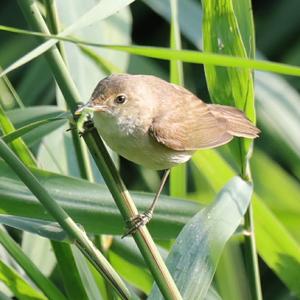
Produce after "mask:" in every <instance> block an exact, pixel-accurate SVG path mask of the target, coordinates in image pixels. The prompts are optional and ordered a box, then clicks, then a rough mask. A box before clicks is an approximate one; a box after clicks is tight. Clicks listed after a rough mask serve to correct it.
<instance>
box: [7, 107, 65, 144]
mask: <svg viewBox="0 0 300 300" xmlns="http://www.w3.org/2000/svg"><path fill="white" fill-rule="evenodd" d="M67 116H69V114H67V113H66V114H65V115H64V116H60V117H57V118H51V119H46V120H41V121H36V122H33V123H31V124H28V125H26V126H23V127H21V128H19V129H17V130H14V131H12V132H10V133H9V134H6V135H3V136H2V139H3V140H4V141H5V142H6V143H10V142H12V141H14V140H15V139H17V138H19V137H21V136H23V135H24V134H26V133H29V132H31V130H33V129H35V128H38V127H40V126H42V125H45V124H49V123H52V122H57V124H55V126H60V125H62V124H63V123H64V122H61V121H65V120H67ZM35 137H37V135H36V136H35ZM38 137H39V138H41V136H38Z"/></svg>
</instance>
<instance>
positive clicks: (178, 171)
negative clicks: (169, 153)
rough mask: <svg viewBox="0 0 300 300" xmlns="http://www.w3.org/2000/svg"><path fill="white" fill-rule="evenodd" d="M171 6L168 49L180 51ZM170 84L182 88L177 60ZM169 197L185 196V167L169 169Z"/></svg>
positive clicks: (175, 10) (175, 12) (174, 6)
mask: <svg viewBox="0 0 300 300" xmlns="http://www.w3.org/2000/svg"><path fill="white" fill-rule="evenodd" d="M170 5H171V12H172V17H171V30H170V31H171V32H170V48H171V49H177V50H179V49H181V39H180V29H179V22H178V7H177V6H178V1H177V0H170ZM170 82H171V83H175V84H178V85H182V86H183V84H184V83H183V66H182V62H181V61H179V60H171V61H170ZM170 195H172V196H175V197H185V195H186V165H184V164H181V165H178V166H176V167H174V168H172V169H171V173H170Z"/></svg>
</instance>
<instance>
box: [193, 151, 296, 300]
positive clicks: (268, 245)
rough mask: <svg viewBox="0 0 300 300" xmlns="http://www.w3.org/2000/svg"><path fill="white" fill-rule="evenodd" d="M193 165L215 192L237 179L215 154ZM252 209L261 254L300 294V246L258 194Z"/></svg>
mask: <svg viewBox="0 0 300 300" xmlns="http://www.w3.org/2000/svg"><path fill="white" fill-rule="evenodd" d="M192 161H193V163H194V165H195V167H196V168H197V170H198V172H201V173H202V174H204V176H205V177H206V178H207V180H208V183H209V184H210V185H211V186H212V188H213V189H214V190H215V191H216V192H217V191H218V190H219V189H220V188H221V187H222V186H223V185H224V183H226V182H227V181H228V180H229V179H230V178H231V177H232V176H234V175H235V172H234V170H233V168H232V167H231V166H230V165H229V164H228V163H227V162H226V161H225V160H224V159H223V158H222V157H221V156H220V155H219V154H218V153H217V152H216V151H213V150H205V151H201V153H200V152H198V153H196V154H195V155H194V156H193V159H192ZM252 205H253V210H254V221H255V224H256V226H255V234H256V240H257V250H258V253H259V254H260V256H261V257H262V258H263V259H264V261H265V262H266V264H267V265H268V266H269V267H270V268H271V269H273V270H274V272H275V273H276V274H277V276H278V277H279V278H280V279H281V280H282V281H283V282H284V283H285V284H286V285H287V286H288V287H289V288H290V289H291V291H292V292H293V293H295V294H299V293H300V287H299V284H297V283H296V282H295V279H296V278H299V276H300V268H299V263H300V247H299V244H297V242H296V241H295V240H294V239H293V237H292V236H291V235H290V233H289V232H288V231H287V230H286V228H285V227H284V226H283V225H282V224H281V222H280V221H279V220H278V219H277V218H276V216H275V215H274V214H272V212H271V211H270V210H269V209H268V207H267V206H266V205H264V203H263V201H262V199H261V198H260V197H259V196H258V195H257V194H255V193H254V196H253V199H252ZM245 234H247V232H245ZM266 241H268V242H266Z"/></svg>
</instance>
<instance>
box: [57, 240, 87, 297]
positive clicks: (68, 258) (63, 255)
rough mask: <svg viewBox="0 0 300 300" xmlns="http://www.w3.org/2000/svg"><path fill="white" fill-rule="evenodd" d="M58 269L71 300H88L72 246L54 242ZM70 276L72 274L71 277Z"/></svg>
mask: <svg viewBox="0 0 300 300" xmlns="http://www.w3.org/2000/svg"><path fill="white" fill-rule="evenodd" d="M52 248H53V250H54V253H55V256H56V259H57V264H58V268H59V270H60V273H61V277H62V280H63V283H64V288H65V289H66V292H67V295H68V298H69V299H82V300H88V299H89V298H88V296H87V292H86V289H85V286H84V284H83V282H82V280H81V278H80V273H79V269H78V266H77V265H76V258H75V256H74V253H73V250H74V249H72V247H71V245H68V244H65V243H59V242H52ZM70 274H72V275H71V276H70Z"/></svg>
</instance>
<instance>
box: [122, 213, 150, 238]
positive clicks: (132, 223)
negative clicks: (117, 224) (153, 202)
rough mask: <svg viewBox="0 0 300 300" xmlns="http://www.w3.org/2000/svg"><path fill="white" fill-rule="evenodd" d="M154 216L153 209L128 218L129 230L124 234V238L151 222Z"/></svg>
mask: <svg viewBox="0 0 300 300" xmlns="http://www.w3.org/2000/svg"><path fill="white" fill-rule="evenodd" d="M152 216H153V212H152V211H151V210H147V211H145V212H144V213H142V214H138V215H136V216H134V217H132V218H130V219H129V220H127V222H126V223H127V228H128V230H127V231H126V232H125V233H124V234H123V235H122V238H124V237H126V236H128V235H131V234H134V233H135V232H136V231H137V230H138V229H139V228H140V227H141V226H144V225H146V224H147V223H149V221H150V220H151V218H152Z"/></svg>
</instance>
